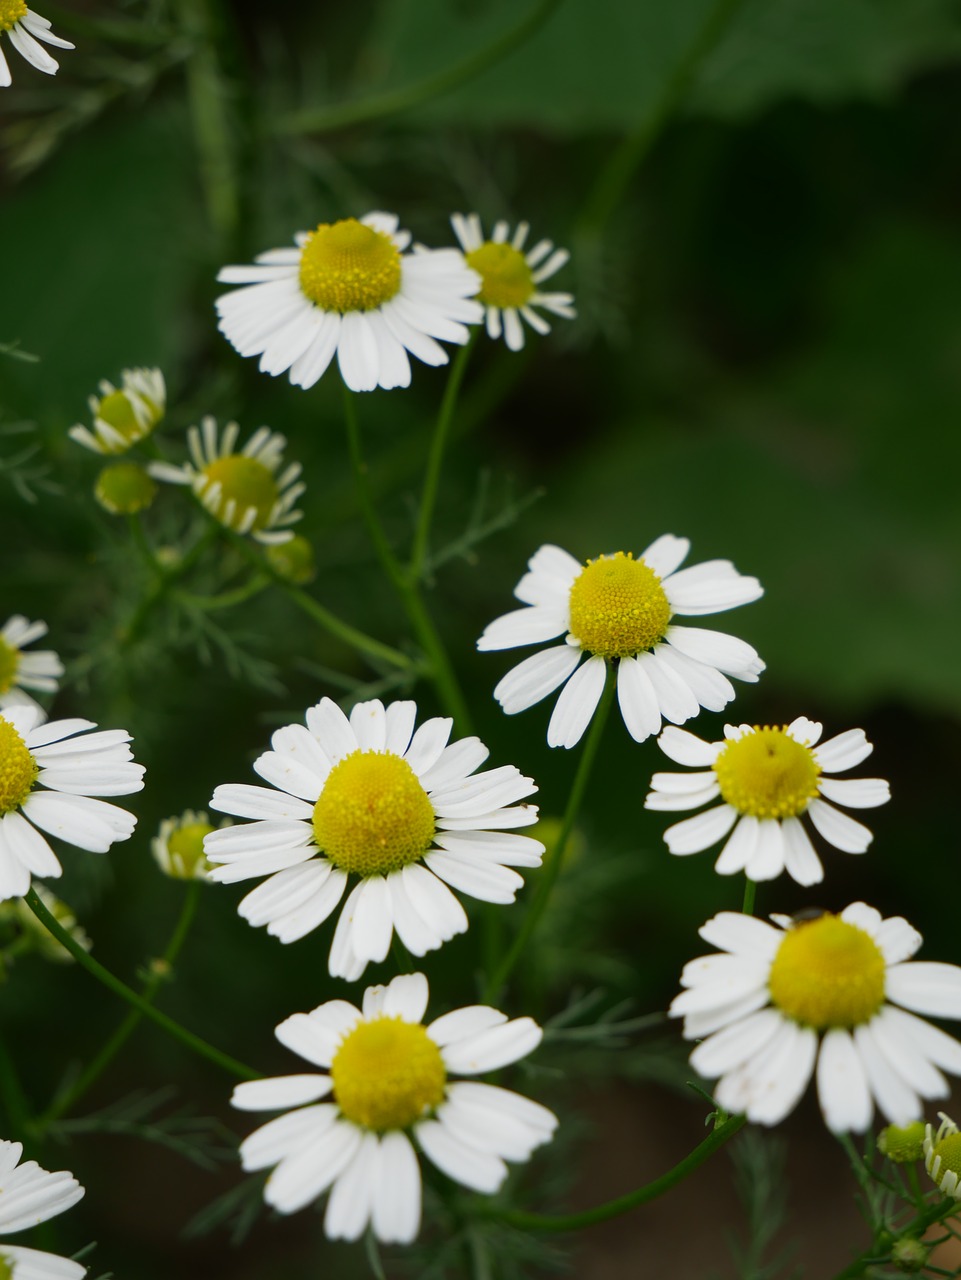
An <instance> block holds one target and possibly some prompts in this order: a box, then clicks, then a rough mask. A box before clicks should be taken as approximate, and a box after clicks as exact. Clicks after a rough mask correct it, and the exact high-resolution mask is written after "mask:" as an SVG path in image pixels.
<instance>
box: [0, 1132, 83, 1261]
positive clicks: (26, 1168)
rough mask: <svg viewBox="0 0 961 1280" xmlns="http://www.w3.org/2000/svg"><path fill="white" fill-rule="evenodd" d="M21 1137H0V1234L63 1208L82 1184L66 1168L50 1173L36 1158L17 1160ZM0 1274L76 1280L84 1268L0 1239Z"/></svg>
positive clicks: (77, 1195)
mask: <svg viewBox="0 0 961 1280" xmlns="http://www.w3.org/2000/svg"><path fill="white" fill-rule="evenodd" d="M22 1155H23V1147H22V1146H21V1144H20V1143H19V1142H0V1236H5V1235H8V1234H9V1235H13V1234H15V1233H16V1232H17V1231H25V1230H26V1229H27V1228H28V1227H34V1226H36V1225H37V1223H38V1222H46V1221H47V1219H48V1218H55V1217H56V1216H57V1214H58V1213H64V1212H65V1211H66V1210H67V1209H69V1208H71V1206H72V1205H75V1204H76V1203H77V1201H78V1200H80V1199H82V1197H83V1187H82V1186H81V1185H80V1183H79V1182H78V1181H77V1179H76V1178H75V1177H74V1176H73V1174H72V1173H68V1172H67V1171H66V1170H65V1169H62V1170H61V1171H60V1172H59V1173H48V1172H47V1170H46V1169H41V1168H40V1166H39V1165H38V1164H37V1162H36V1160H27V1161H25V1162H24V1163H23V1164H20V1157H21V1156H22ZM0 1266H3V1267H4V1268H5V1270H4V1271H0V1274H2V1275H5V1276H9V1277H11V1280H80V1277H81V1276H83V1275H86V1271H87V1268H86V1267H84V1266H81V1264H80V1263H79V1262H73V1261H71V1260H70V1259H69V1258H61V1257H60V1256H59V1254H53V1253H41V1252H40V1251H39V1250H38V1249H24V1248H23V1247H22V1246H21V1245H16V1244H7V1242H6V1240H0Z"/></svg>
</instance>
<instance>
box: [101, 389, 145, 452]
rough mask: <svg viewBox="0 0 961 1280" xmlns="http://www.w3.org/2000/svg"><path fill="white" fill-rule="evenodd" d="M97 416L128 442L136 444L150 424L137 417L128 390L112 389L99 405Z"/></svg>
mask: <svg viewBox="0 0 961 1280" xmlns="http://www.w3.org/2000/svg"><path fill="white" fill-rule="evenodd" d="M97 417H98V418H100V419H101V420H102V421H104V422H106V424H107V425H108V426H110V427H113V429H114V431H116V432H117V434H118V435H121V436H123V438H124V440H126V441H127V443H128V444H135V443H136V441H138V440H139V439H140V438H141V437H142V436H144V435H146V434H147V430H148V426H147V425H146V424H144V423H142V422H141V420H140V419H139V418H138V417H137V414H136V411H135V410H134V407H133V405H132V404H131V403H130V397H129V396H128V395H127V393H126V391H111V392H110V393H109V394H108V395H105V396H104V398H103V399H102V400H101V401H100V403H99V404H98V405H97Z"/></svg>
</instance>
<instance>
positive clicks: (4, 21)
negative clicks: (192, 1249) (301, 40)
mask: <svg viewBox="0 0 961 1280" xmlns="http://www.w3.org/2000/svg"><path fill="white" fill-rule="evenodd" d="M26 16H27V6H26V4H25V3H24V0H0V31H9V30H10V29H11V28H12V27H14V26H16V24H17V23H18V22H19V21H20V19H21V18H25V17H26ZM8 1274H9V1273H8ZM0 1280H3V1275H2V1273H0Z"/></svg>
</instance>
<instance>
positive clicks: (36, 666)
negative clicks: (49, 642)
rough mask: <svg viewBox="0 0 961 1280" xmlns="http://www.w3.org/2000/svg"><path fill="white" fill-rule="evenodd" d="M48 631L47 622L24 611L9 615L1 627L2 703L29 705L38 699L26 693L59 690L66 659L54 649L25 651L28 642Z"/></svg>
mask: <svg viewBox="0 0 961 1280" xmlns="http://www.w3.org/2000/svg"><path fill="white" fill-rule="evenodd" d="M46 634H47V624H46V623H45V622H30V621H28V619H27V618H25V617H24V616H23V615H22V614H20V613H15V614H14V615H13V617H12V618H8V619H7V621H6V622H5V623H4V625H3V629H2V630H0V707H16V706H28V707H36V706H37V703H36V702H35V701H34V700H33V698H31V697H30V695H29V693H26V692H25V690H27V689H36V690H37V691H38V692H39V693H56V692H57V680H58V678H59V677H60V676H62V675H63V663H62V662H61V661H60V659H59V658H58V657H57V655H56V654H55V653H54V651H53V650H52V649H37V650H35V651H34V652H33V653H24V650H25V649H26V647H27V645H28V644H33V642H34V640H39V639H40V637H41V636H45V635H46Z"/></svg>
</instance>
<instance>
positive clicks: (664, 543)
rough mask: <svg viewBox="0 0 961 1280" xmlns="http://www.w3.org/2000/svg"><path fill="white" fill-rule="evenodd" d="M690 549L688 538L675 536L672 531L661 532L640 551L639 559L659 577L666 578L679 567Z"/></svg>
mask: <svg viewBox="0 0 961 1280" xmlns="http://www.w3.org/2000/svg"><path fill="white" fill-rule="evenodd" d="M690 549H691V542H690V539H689V538H677V537H675V536H674V534H673V533H662V534H661V536H660V537H659V538H655V540H654V541H653V542H652V543H651V545H650V546H649V547H648V548H647V549H646V550H645V551H642V552H641V557H640V558H641V559H642V560H643V561H644V563H645V564H646V565H647V566H648V568H649V569H653V570H654V572H655V573H656V574H657V576H658V577H659V578H666V577H667V576H668V575H669V574H671V573H674V572H675V571H676V570H677V569H679V568H680V567H681V565H682V564H683V563H684V560H685V559H686V557H687V553H688V552H689V551H690Z"/></svg>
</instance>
